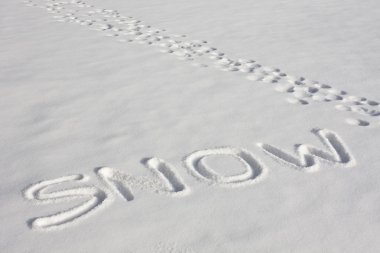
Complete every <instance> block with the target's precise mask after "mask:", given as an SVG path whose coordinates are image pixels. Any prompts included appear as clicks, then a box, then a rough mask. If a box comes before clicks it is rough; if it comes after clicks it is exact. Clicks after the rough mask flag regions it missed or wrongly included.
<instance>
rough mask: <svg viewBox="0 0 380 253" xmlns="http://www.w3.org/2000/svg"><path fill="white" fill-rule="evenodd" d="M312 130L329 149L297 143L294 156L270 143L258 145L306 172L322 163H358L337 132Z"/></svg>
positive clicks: (345, 164)
mask: <svg viewBox="0 0 380 253" xmlns="http://www.w3.org/2000/svg"><path fill="white" fill-rule="evenodd" d="M311 132H312V133H313V134H315V135H316V136H317V137H318V138H319V139H320V141H321V142H322V143H323V145H324V146H325V147H326V149H327V150H322V149H319V148H316V147H314V146H311V145H309V144H300V145H295V153H296V156H293V155H291V154H289V153H286V152H285V151H282V150H281V149H279V148H276V147H274V146H271V145H269V144H264V143H258V144H257V145H258V146H259V147H260V148H261V149H262V150H263V151H264V152H265V153H266V154H268V155H270V156H271V157H273V158H274V159H275V160H276V161H278V162H280V163H282V164H285V165H288V166H291V167H293V168H295V169H297V170H300V171H304V172H314V171H317V170H319V168H320V164H321V163H328V164H330V165H334V166H341V167H352V166H354V165H355V164H356V162H355V159H354V158H353V156H352V155H351V154H350V152H349V150H348V148H347V147H346V146H345V145H344V143H343V141H342V140H341V139H340V138H339V136H338V135H337V134H336V133H334V132H333V131H330V130H328V129H313V130H312V131H311Z"/></svg>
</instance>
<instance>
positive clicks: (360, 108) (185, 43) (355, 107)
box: [24, 0, 380, 127]
mask: <svg viewBox="0 0 380 253" xmlns="http://www.w3.org/2000/svg"><path fill="white" fill-rule="evenodd" d="M24 2H25V3H26V5H27V6H35V7H39V8H42V9H46V11H47V12H48V13H50V14H51V15H52V16H53V18H54V19H55V20H56V21H58V22H65V23H73V24H79V25H82V26H86V27H88V28H89V29H91V30H95V31H98V32H100V33H101V34H102V35H104V36H108V37H111V38H113V39H115V40H117V41H119V42H120V43H138V44H143V45H147V46H151V47H156V48H159V51H160V52H162V53H165V54H169V55H172V56H174V57H176V58H177V59H179V60H182V61H188V62H189V63H190V64H191V65H193V66H195V67H201V68H207V67H213V68H216V69H218V70H220V71H228V72H235V73H236V74H238V73H240V75H243V76H245V78H246V79H248V80H250V81H252V82H255V83H257V82H261V83H266V84H268V85H271V86H272V87H273V89H274V90H275V91H277V92H281V93H283V94H284V95H285V96H286V99H285V101H287V102H288V103H291V104H294V105H309V104H314V103H320V102H324V103H332V104H334V107H333V108H334V109H335V110H336V111H337V112H341V113H345V114H346V115H347V119H346V120H345V122H346V123H347V124H349V125H353V126H361V127H365V126H369V125H371V124H373V123H374V122H373V121H375V120H376V122H377V123H376V125H378V126H379V123H380V121H379V116H380V109H379V108H380V103H379V102H377V101H374V100H369V99H367V98H365V97H360V96H353V95H350V94H348V92H346V91H343V90H339V89H335V88H333V87H331V86H330V85H327V84H323V83H320V82H318V81H314V80H309V79H307V78H305V77H300V76H293V75H289V74H288V73H285V72H283V71H282V70H280V69H279V68H274V67H268V66H263V65H262V64H260V63H258V62H257V61H255V60H251V59H233V58H231V57H228V56H227V55H226V54H225V53H223V52H222V51H221V50H220V49H218V48H216V47H213V46H211V45H209V43H208V42H207V41H204V40H191V39H188V38H187V36H186V35H181V34H171V33H169V32H168V31H167V30H165V29H159V28H154V27H152V26H151V25H148V24H145V23H144V22H143V21H141V20H139V19H136V18H134V17H131V16H124V15H122V14H121V13H119V12H118V11H117V10H110V9H102V8H97V7H95V6H93V5H90V4H87V3H86V2H85V1H81V0H74V1H62V0H26V1H24ZM371 122H372V123H371Z"/></svg>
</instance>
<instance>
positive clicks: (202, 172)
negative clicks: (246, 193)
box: [184, 147, 266, 187]
mask: <svg viewBox="0 0 380 253" xmlns="http://www.w3.org/2000/svg"><path fill="white" fill-rule="evenodd" d="M215 155H217V156H222V155H226V156H232V157H233V158H236V159H238V160H239V162H240V163H241V164H242V165H243V166H244V168H245V171H244V172H243V173H242V174H239V175H233V176H223V175H220V174H219V173H217V172H216V171H215V170H213V169H212V168H210V167H209V166H208V165H207V164H206V163H205V158H206V157H209V156H215ZM184 163H185V166H186V168H187V169H188V170H189V171H190V173H191V174H192V175H193V176H195V177H196V178H199V179H201V180H204V181H207V182H209V183H210V184H214V185H221V186H229V187H237V186H243V185H247V184H252V183H255V182H257V181H259V179H261V178H262V177H263V175H264V172H265V171H266V169H265V167H264V166H263V165H262V164H261V163H260V162H259V161H258V160H257V159H256V158H255V157H254V156H253V155H252V154H251V153H250V152H249V151H247V150H244V149H240V148H230V147H223V148H214V149H205V150H199V151H195V152H193V153H191V154H190V155H188V156H186V157H185V159H184Z"/></svg>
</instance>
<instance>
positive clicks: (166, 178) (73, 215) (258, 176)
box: [23, 129, 355, 230]
mask: <svg viewBox="0 0 380 253" xmlns="http://www.w3.org/2000/svg"><path fill="white" fill-rule="evenodd" d="M312 132H313V133H314V134H315V135H316V136H317V137H318V138H319V139H320V140H321V142H322V143H323V144H324V145H325V146H326V147H327V151H325V150H322V149H319V148H316V147H314V146H311V145H308V144H301V145H296V146H295V148H296V155H297V156H298V157H295V156H292V155H290V154H288V153H286V152H285V151H282V150H281V149H279V148H277V147H274V146H272V145H269V144H261V143H258V144H257V145H258V146H259V147H260V148H261V149H262V150H263V151H264V152H265V153H267V154H269V155H270V156H271V157H273V158H274V159H275V160H276V161H279V162H280V163H282V164H285V165H288V166H291V167H292V168H295V169H296V170H298V171H302V172H312V171H316V170H317V169H319V168H320V165H321V164H322V163H327V165H332V166H333V167H345V168H348V167H352V166H354V165H355V159H354V158H353V156H352V155H351V153H350V152H349V150H348V148H347V147H346V146H345V144H344V143H343V141H342V140H341V139H340V137H339V136H338V135H337V134H336V133H334V132H332V131H330V130H327V129H316V130H313V131H312ZM223 156H224V157H232V158H234V159H236V160H237V161H238V162H239V163H240V164H241V165H242V167H243V168H244V172H243V173H240V174H238V175H230V176H223V175H221V173H218V172H217V171H216V169H214V168H212V166H210V165H209V164H208V163H207V159H209V158H210V157H213V158H220V157H223ZM141 163H142V164H143V165H144V166H145V167H146V168H147V169H148V170H150V171H151V172H152V173H153V177H147V176H133V175H130V174H128V173H125V172H122V171H119V170H117V169H113V168H109V167H101V168H97V169H95V174H96V175H97V177H98V179H99V181H100V182H101V183H102V184H103V186H104V187H105V188H106V189H102V188H100V187H97V186H88V185H84V186H75V183H78V182H79V183H82V184H83V183H85V182H86V181H87V179H88V177H86V176H84V175H81V174H78V175H71V176H65V177H59V178H56V179H52V180H46V181H40V182H37V183H35V184H32V185H30V186H28V187H27V188H26V189H25V190H24V191H23V196H24V198H25V199H27V200H30V201H33V202H35V203H36V204H44V203H58V202H70V201H78V200H83V202H82V203H81V204H79V205H77V206H75V207H72V208H70V209H66V210H64V211H60V212H57V213H55V214H51V215H47V216H40V217H37V218H33V219H31V220H29V221H28V225H29V226H30V227H31V228H32V229H37V230H51V229H59V228H65V227H66V226H68V225H70V224H74V223H76V222H77V221H78V220H82V219H83V218H85V217H88V216H89V215H90V214H93V213H94V211H96V210H100V209H104V207H106V206H107V205H106V204H107V203H108V205H109V203H111V202H112V201H114V200H115V198H114V195H116V196H119V197H121V199H123V200H125V201H127V202H130V201H133V200H134V199H135V195H134V191H135V190H140V191H150V192H154V193H158V194H165V195H167V196H170V197H184V196H187V195H189V194H190V193H191V190H190V187H189V186H187V184H185V182H184V181H183V179H182V178H181V176H180V175H179V174H178V173H177V168H175V167H173V166H172V165H170V164H169V163H167V162H166V161H164V160H162V159H160V158H157V157H153V158H147V159H143V160H142V161H141ZM183 163H184V166H185V167H186V168H187V171H188V172H189V173H190V174H191V175H192V176H194V177H195V178H196V179H198V180H199V181H201V182H207V183H208V184H210V185H213V186H221V187H244V186H249V185H252V184H254V183H257V182H260V181H261V180H262V179H263V178H264V176H265V175H266V174H267V173H266V172H267V169H266V166H264V165H263V163H262V162H261V161H259V160H258V159H257V158H255V157H254V156H253V155H252V154H251V152H250V151H248V150H245V149H242V148H233V147H220V148H212V149H204V150H198V151H195V152H192V153H191V154H189V155H187V156H185V157H184V159H183ZM63 184H66V185H69V186H70V187H71V188H63V189H62V188H59V187H62V185H63ZM66 187H67V186H66ZM57 188H58V189H57ZM54 189H55V190H54ZM109 190H110V191H109Z"/></svg>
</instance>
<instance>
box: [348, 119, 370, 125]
mask: <svg viewBox="0 0 380 253" xmlns="http://www.w3.org/2000/svg"><path fill="white" fill-rule="evenodd" d="M346 122H347V124H349V125H353V126H369V122H368V121H365V120H361V119H354V118H347V119H346Z"/></svg>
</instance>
